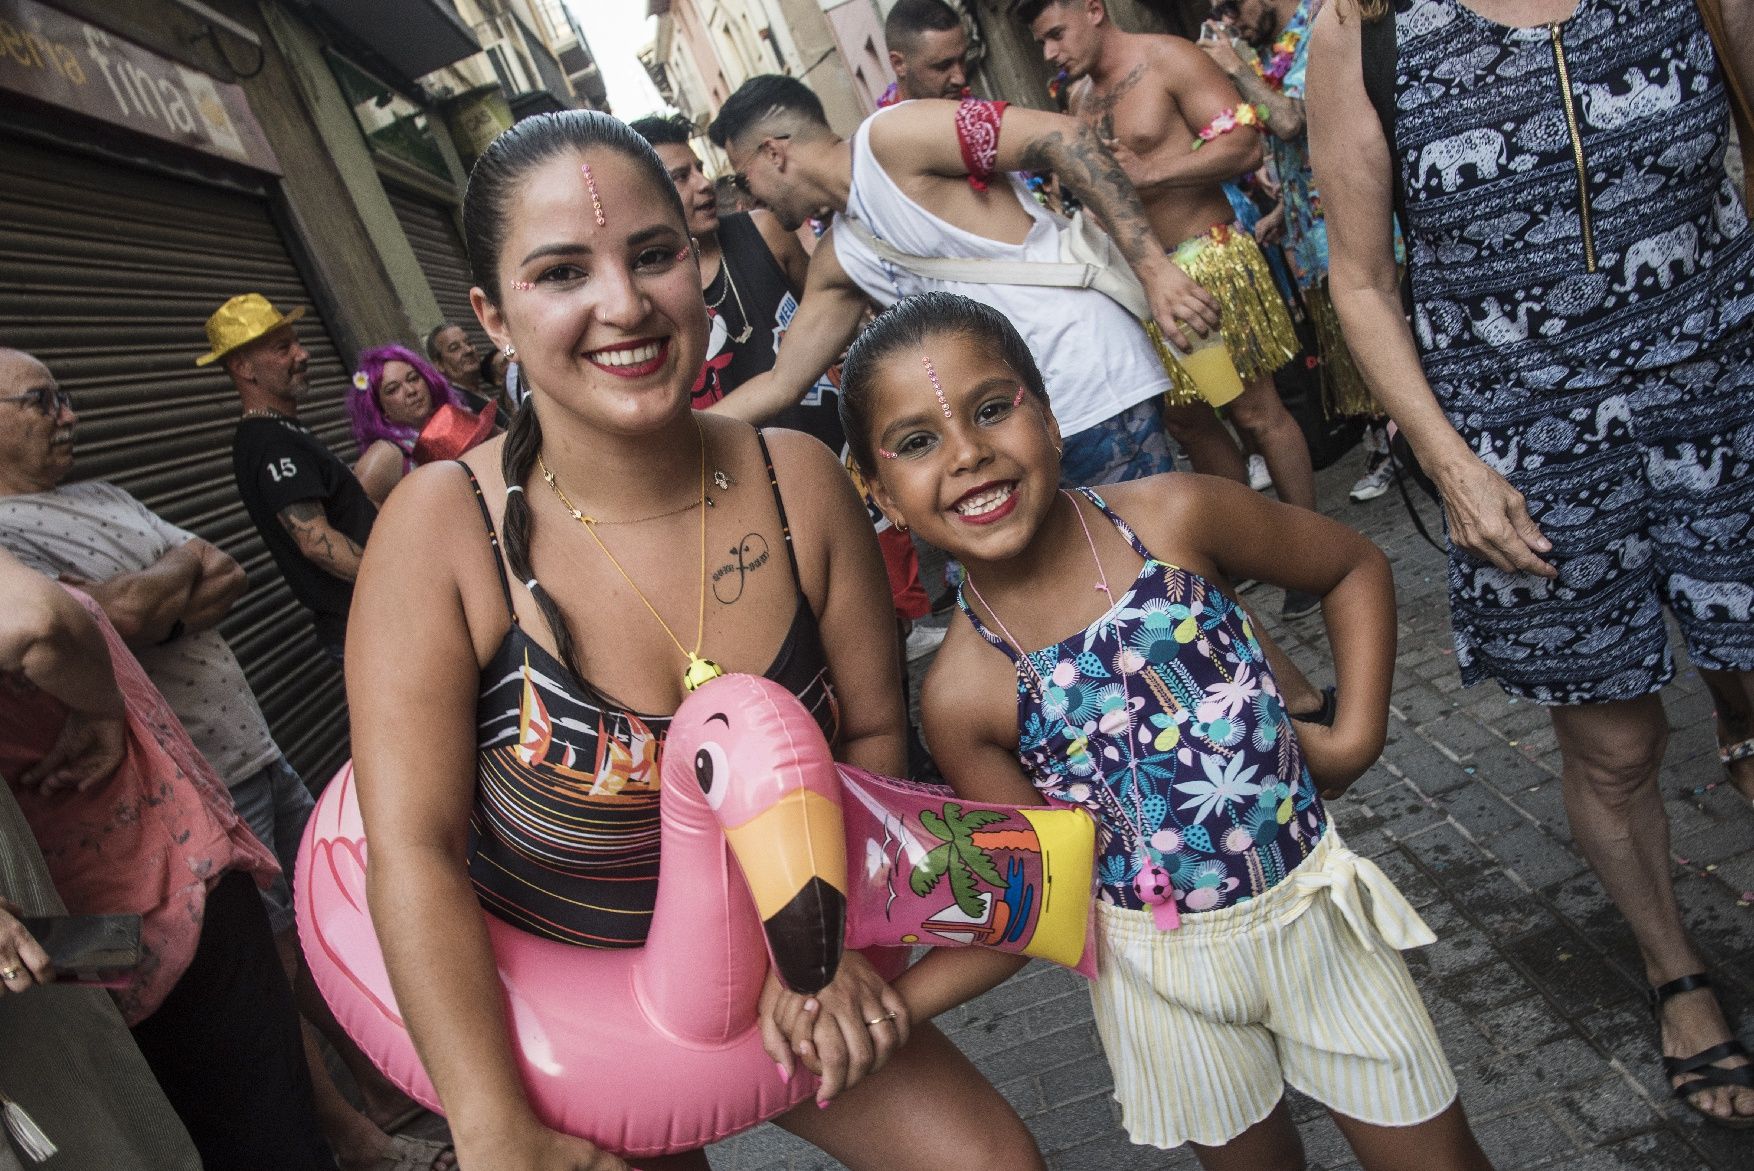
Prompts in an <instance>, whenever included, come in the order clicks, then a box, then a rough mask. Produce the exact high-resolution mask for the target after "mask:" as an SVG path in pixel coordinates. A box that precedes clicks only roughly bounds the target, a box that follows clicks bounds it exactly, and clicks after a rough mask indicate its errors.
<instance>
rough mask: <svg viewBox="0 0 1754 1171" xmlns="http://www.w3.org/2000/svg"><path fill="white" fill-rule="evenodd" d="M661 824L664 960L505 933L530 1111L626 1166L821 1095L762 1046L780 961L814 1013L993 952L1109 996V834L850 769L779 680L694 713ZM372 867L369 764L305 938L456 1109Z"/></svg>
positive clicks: (386, 1065)
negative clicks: (870, 987) (858, 960)
mask: <svg viewBox="0 0 1754 1171" xmlns="http://www.w3.org/2000/svg"><path fill="white" fill-rule="evenodd" d="M660 815H661V817H660V819H661V828H660V850H661V857H662V858H663V864H662V866H661V868H660V870H659V878H658V892H657V901H656V907H655V911H654V914H653V917H652V923H651V930H650V933H649V934H648V936H647V939H646V943H645V946H644V947H642V948H636V949H631V950H597V949H593V948H586V947H578V946H574V945H572V944H568V943H562V942H559V941H556V940H551V939H545V938H543V937H541V936H538V935H535V934H532V933H530V932H528V931H524V930H522V929H520V928H517V927H513V926H512V925H510V924H508V923H505V922H502V921H501V920H499V919H497V918H495V917H494V916H492V915H491V914H487V913H486V912H483V914H484V916H485V918H486V923H487V929H488V936H489V939H490V941H491V943H492V946H493V952H494V957H495V963H496V965H497V968H498V974H499V979H500V985H501V988H502V991H503V995H504V1006H505V1012H506V1019H507V1023H508V1026H509V1029H510V1032H511V1035H512V1039H513V1045H514V1047H515V1048H516V1050H517V1057H518V1061H519V1066H520V1070H521V1072H522V1076H523V1079H524V1085H525V1088H526V1090H527V1092H528V1094H529V1097H530V1101H531V1105H532V1106H533V1108H534V1109H535V1111H536V1113H537V1115H538V1117H540V1118H541V1119H542V1120H543V1122H544V1123H545V1124H546V1125H549V1126H551V1127H553V1128H555V1129H556V1130H560V1131H563V1132H565V1133H569V1134H574V1135H578V1136H580V1137H582V1138H586V1139H588V1140H590V1141H591V1142H593V1143H595V1144H597V1145H598V1146H601V1147H604V1148H605V1149H608V1150H611V1151H615V1152H617V1153H619V1154H622V1155H626V1156H639V1155H658V1154H667V1153H671V1152H675V1151H681V1150H688V1149H691V1148H694V1147H699V1146H704V1145H706V1144H708V1143H712V1142H716V1141H719V1140H721V1139H724V1138H727V1137H729V1136H731V1135H733V1134H736V1133H738V1132H740V1131H743V1130H746V1129H748V1128H749V1127H752V1126H754V1125H756V1124H757V1123H759V1122H763V1121H766V1120H767V1119H769V1118H772V1117H774V1116H776V1115H778V1114H781V1113H783V1112H784V1111H785V1110H787V1109H789V1108H790V1107H792V1106H794V1105H796V1104H797V1103H799V1102H801V1101H803V1100H804V1099H805V1098H807V1097H809V1096H810V1095H811V1094H812V1093H813V1091H814V1086H813V1081H812V1079H811V1078H809V1077H808V1076H803V1077H793V1078H792V1080H791V1083H790V1084H789V1085H788V1084H787V1083H785V1082H782V1081H781V1080H780V1077H779V1071H778V1069H777V1068H776V1067H775V1065H774V1063H773V1062H772V1061H771V1060H770V1059H769V1058H768V1057H767V1054H766V1052H765V1051H764V1050H763V1049H762V1046H761V1035H760V1028H759V1024H758V1021H757V1005H758V1001H759V998H760V993H761V986H762V982H763V981H764V980H765V979H766V976H767V970H768V964H769V962H770V960H771V962H772V964H773V968H774V970H775V971H776V972H777V973H778V974H779V976H780V979H781V980H782V981H784V982H785V984H786V985H787V986H788V987H789V988H792V989H794V990H796V991H800V992H806V993H808V992H814V991H816V990H817V989H819V988H821V987H822V986H823V985H825V984H827V983H828V982H829V981H830V980H832V979H833V978H834V973H835V971H836V969H837V967H838V965H839V963H840V957H841V955H842V953H843V949H844V948H845V947H847V946H852V947H859V948H865V947H875V946H881V945H924V946H949V947H954V946H969V945H975V946H986V947H994V948H998V949H1001V950H1006V951H1012V952H1017V953H1021V954H1026V955H1030V956H1036V957H1039V958H1042V959H1047V960H1050V961H1052V962H1055V963H1060V964H1064V965H1066V966H1068V967H1074V968H1076V969H1078V970H1079V971H1081V972H1083V973H1084V974H1085V975H1087V976H1088V975H1093V974H1094V971H1095V967H1094V962H1095V959H1094V957H1095V948H1094V922H1093V919H1092V916H1091V910H1090V908H1091V900H1092V895H1093V893H1094V891H1095V883H1096V873H1095V823H1094V822H1093V821H1092V820H1091V819H1090V817H1089V815H1087V814H1086V813H1084V812H1083V811H1082V810H1078V809H1070V808H1055V809H1050V808H1037V807H1020V806H1006V805H985V804H981V803H979V802H972V801H961V800H959V799H957V798H956V797H955V796H954V794H952V793H950V791H949V790H947V789H944V788H940V787H936V786H930V785H920V784H915V783H912V782H907V781H897V780H894V779H891V778H888V777H879V776H875V775H873V774H870V773H865V772H861V771H860V770H857V769H851V768H847V767H845V766H840V765H836V764H835V762H834V760H833V758H832V756H831V755H830V753H829V748H828V745H827V743H826V742H825V741H824V740H823V737H822V734H821V732H820V731H819V730H818V728H817V726H816V724H815V722H814V721H813V720H812V719H811V718H810V716H809V714H808V713H807V712H806V711H805V710H804V708H803V706H802V705H801V704H799V702H798V701H797V700H796V699H795V698H794V697H793V696H792V695H791V694H790V693H789V692H787V691H785V690H784V689H783V688H781V687H779V686H778V685H776V684H774V683H771V682H769V681H768V680H765V679H760V678H756V677H754V676H750V675H727V676H724V677H722V678H720V679H715V680H713V681H712V682H710V683H708V684H706V685H705V686H704V687H702V688H700V689H699V690H698V691H695V692H694V693H693V694H691V695H690V696H689V697H688V698H687V699H686V700H685V701H684V702H683V704H682V706H681V708H680V709H679V710H678V711H677V713H676V716H675V718H674V720H673V721H672V723H671V725H670V730H669V734H668V737H667V740H666V743H665V749H664V753H663V764H662V783H661V796H660ZM367 858H368V852H367V847H366V840H365V831H364V826H363V824H362V823H361V820H360V816H359V807H358V803H357V801H356V796H355V792H354V778H353V773H352V767H351V765H348V766H345V767H343V769H342V770H341V772H340V773H339V774H337V775H336V777H335V779H334V780H333V781H331V782H330V784H329V786H328V787H327V788H326V789H325V790H324V791H323V794H322V796H321V797H320V798H318V801H317V808H316V811H315V812H314V813H313V814H312V815H311V819H310V825H309V827H308V828H307V829H306V831H305V838H304V841H303V843H302V844H301V847H300V851H299V859H298V873H297V881H296V896H295V897H296V904H297V911H298V928H299V938H300V941H301V942H302V944H303V946H304V952H305V955H306V957H307V959H308V961H309V964H310V968H311V973H312V975H313V976H314V977H315V979H316V982H317V986H318V988H319V989H321V991H322V993H323V996H324V997H325V999H327V1000H328V1002H329V1005H330V1007H331V1008H332V1009H333V1010H334V1012H335V1016H336V1018H337V1019H338V1020H340V1021H341V1023H342V1025H343V1026H345V1027H346V1029H347V1031H348V1033H349V1034H350V1035H351V1036H352V1037H353V1038H354V1040H355V1041H357V1042H358V1043H359V1045H360V1048H361V1049H362V1050H363V1051H364V1052H365V1053H366V1054H367V1055H369V1056H370V1057H371V1058H372V1060H373V1061H374V1062H376V1063H377V1065H378V1066H379V1068H381V1069H382V1070H383V1071H384V1073H385V1074H386V1075H387V1076H388V1077H389V1078H390V1080H391V1081H393V1082H395V1083H396V1084H397V1085H398V1086H400V1087H401V1088H402V1089H403V1090H405V1091H406V1092H407V1093H409V1094H410V1095H411V1096H412V1097H414V1098H415V1100H417V1101H419V1102H420V1103H421V1104H423V1105H425V1106H428V1107H430V1108H432V1109H435V1110H437V1109H439V1108H440V1103H439V1100H438V1096H437V1094H436V1092H435V1091H434V1089H433V1086H432V1083H431V1081H430V1080H429V1079H428V1078H427V1076H426V1072H425V1070H424V1069H423V1068H422V1066H421V1063H420V1058H419V1056H418V1054H417V1053H416V1052H415V1049H414V1044H413V1042H412V1041H411V1040H410V1038H409V1036H408V1031H407V1028H406V1026H405V1025H404V1023H403V1020H402V1017H401V1014H400V1012H399V1011H398V1010H397V1007H396V998H395V995H394V993H393V992H392V991H391V988H390V980H389V976H388V974H387V972H386V971H385V968H384V961H383V956H382V953H381V952H380V950H379V947H378V940H377V933H376V931H375V929H374V928H373V926H372V921H371V914H370V911H369V909H368V907H367V905H366V891H365V868H366V865H367ZM849 861H851V862H852V863H853V865H852V867H851V868H850V869H849V865H848V863H849ZM874 958H875V957H874ZM886 974H889V973H886Z"/></svg>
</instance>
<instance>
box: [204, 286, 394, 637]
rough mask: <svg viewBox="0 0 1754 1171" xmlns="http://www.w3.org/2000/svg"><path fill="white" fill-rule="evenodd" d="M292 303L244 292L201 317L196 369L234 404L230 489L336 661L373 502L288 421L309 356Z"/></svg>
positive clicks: (293, 418)
mask: <svg viewBox="0 0 1754 1171" xmlns="http://www.w3.org/2000/svg"><path fill="white" fill-rule="evenodd" d="M304 312H305V311H304V310H303V309H302V308H299V309H294V310H293V311H292V312H291V313H285V314H283V313H281V312H280V311H279V310H278V309H276V308H275V307H274V306H273V305H272V304H271V303H270V302H269V301H268V298H266V297H264V296H262V294H260V293H245V294H243V295H242V296H237V297H233V298H232V299H231V300H229V301H227V302H226V303H225V304H223V305H221V306H220V307H219V309H218V310H217V311H215V312H214V314H213V316H212V317H209V318H208V319H207V342H208V345H209V350H208V352H207V353H205V354H203V355H201V356H200V357H199V358H196V359H195V364H196V365H198V366H205V365H208V364H209V363H212V362H220V363H222V364H223V365H224V366H225V372H226V373H227V374H229V375H230V376H231V381H232V385H233V386H235V387H236V388H237V392H238V398H239V399H240V400H241V401H242V403H243V408H244V412H243V417H242V419H240V420H239V422H238V429H237V435H236V437H235V438H234V439H233V441H232V472H233V473H234V474H235V475H236V477H237V484H238V494H239V495H240V496H242V497H243V500H244V507H245V508H246V509H247V510H248V511H249V514H250V519H251V520H252V521H254V522H255V525H256V530H257V531H258V532H259V533H261V534H262V541H263V543H264V544H266V545H267V546H268V551H269V552H270V553H272V554H273V555H274V562H275V564H276V565H278V566H279V567H280V572H281V574H282V575H283V576H284V577H285V578H286V584H287V586H288V587H289V588H290V589H291V590H292V594H293V597H295V598H297V599H298V600H299V602H300V604H302V605H303V606H304V607H305V609H307V610H309V611H310V612H311V620H312V622H313V623H314V624H315V626H316V629H317V641H318V642H319V643H320V644H321V646H322V648H323V650H324V652H325V653H327V654H328V655H329V656H330V657H331V658H333V659H334V660H335V661H336V662H340V661H341V653H342V647H343V644H344V643H345V641H346V635H347V609H348V607H349V606H350V605H351V604H352V602H353V579H354V576H355V575H356V574H358V573H359V558H360V554H361V552H362V551H363V549H364V548H365V539H366V537H367V535H368V534H370V532H371V527H372V522H373V521H374V520H375V519H377V508H376V506H375V505H373V504H372V502H371V498H370V497H368V496H367V495H366V494H365V490H364V489H363V488H361V487H360V486H359V481H358V480H356V479H354V476H353V471H352V469H350V468H349V467H348V466H347V465H346V464H345V463H343V462H342V461H341V460H340V459H338V458H337V457H336V455H335V453H334V452H332V451H330V450H329V448H328V446H327V445H325V444H324V443H323V441H322V440H321V439H319V438H317V436H316V434H315V433H313V432H312V431H311V430H310V429H309V428H308V427H306V426H304V425H303V424H302V423H300V422H299V421H298V404H299V399H301V398H303V397H304V395H305V394H306V393H307V392H308V391H309V389H310V372H309V370H310V361H311V356H310V354H309V353H308V352H306V350H305V348H304V347H303V346H301V345H300V344H299V341H298V331H297V330H296V329H295V328H294V325H295V323H296V322H297V321H298V320H299V318H301V317H303V316H304Z"/></svg>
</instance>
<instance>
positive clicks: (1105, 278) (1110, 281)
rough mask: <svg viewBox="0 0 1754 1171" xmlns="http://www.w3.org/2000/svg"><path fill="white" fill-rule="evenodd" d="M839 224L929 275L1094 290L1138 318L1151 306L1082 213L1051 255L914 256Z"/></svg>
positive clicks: (853, 223) (891, 258)
mask: <svg viewBox="0 0 1754 1171" xmlns="http://www.w3.org/2000/svg"><path fill="white" fill-rule="evenodd" d="M838 222H839V224H840V226H841V227H843V228H845V229H846V230H847V231H848V232H849V233H850V234H851V235H852V236H853V237H854V238H855V239H857V240H858V241H859V242H860V243H861V244H863V245H864V246H865V247H867V248H869V249H870V250H871V251H872V252H875V253H876V254H877V256H878V257H879V258H880V259H882V260H884V261H886V262H888V263H890V264H893V265H895V266H896V267H897V268H901V269H905V270H907V271H908V272H911V273H913V274H914V275H915V276H918V277H924V278H926V279H928V280H939V281H964V282H967V283H969V284H979V285H1042V286H1046V287H1049V288H1061V289H1095V290H1096V291H1098V292H1100V293H1103V294H1105V295H1107V296H1109V297H1112V298H1113V299H1114V300H1115V301H1116V302H1117V303H1118V304H1120V305H1121V307H1122V308H1124V309H1126V310H1127V312H1129V313H1131V314H1132V315H1133V316H1134V317H1138V318H1140V319H1144V318H1147V317H1149V315H1150V311H1149V308H1148V307H1147V305H1146V302H1145V290H1144V288H1143V287H1141V286H1140V284H1139V280H1138V278H1137V277H1135V276H1134V275H1133V273H1132V270H1131V269H1129V268H1127V267H1126V265H1125V264H1124V263H1122V262H1121V261H1120V258H1119V256H1118V254H1117V253H1116V251H1115V248H1114V243H1113V241H1111V240H1110V239H1109V238H1108V237H1107V236H1106V235H1105V234H1104V233H1103V232H1102V231H1101V229H1099V228H1097V227H1096V226H1095V225H1093V224H1090V223H1089V222H1088V221H1087V220H1085V219H1084V217H1083V213H1082V212H1080V213H1079V214H1078V215H1077V216H1074V217H1073V219H1072V221H1071V223H1069V224H1068V225H1067V226H1066V227H1064V228H1062V229H1060V232H1059V237H1060V256H1061V259H1060V260H1059V261H1058V262H1055V261H1051V260H989V259H987V258H985V257H979V256H915V255H914V254H912V253H910V252H903V251H901V249H899V248H896V247H895V246H894V245H892V244H890V243H889V242H887V241H885V240H879V239H878V238H877V236H876V235H875V234H874V233H872V231H871V229H870V228H868V227H866V226H865V225H864V224H863V223H861V222H860V221H859V220H857V219H854V218H853V217H852V216H850V215H844V214H843V215H842V216H841V217H840V218H839V221H838Z"/></svg>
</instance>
